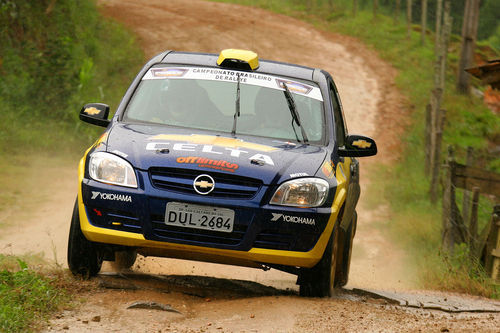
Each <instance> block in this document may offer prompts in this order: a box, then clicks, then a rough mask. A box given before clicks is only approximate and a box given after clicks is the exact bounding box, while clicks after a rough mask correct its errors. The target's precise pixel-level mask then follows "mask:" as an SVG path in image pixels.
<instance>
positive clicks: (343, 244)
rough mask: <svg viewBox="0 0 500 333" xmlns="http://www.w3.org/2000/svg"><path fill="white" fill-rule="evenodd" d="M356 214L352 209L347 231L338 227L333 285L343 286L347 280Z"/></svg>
mask: <svg viewBox="0 0 500 333" xmlns="http://www.w3.org/2000/svg"><path fill="white" fill-rule="evenodd" d="M357 222H358V214H357V213H356V211H354V215H353V217H352V222H351V224H350V225H349V228H348V229H347V231H344V230H342V228H339V246H338V258H339V261H338V262H337V271H336V273H335V287H338V288H340V287H343V286H345V285H346V284H347V282H348V280H349V270H350V267H351V254H352V242H353V239H354V235H355V234H356V227H357Z"/></svg>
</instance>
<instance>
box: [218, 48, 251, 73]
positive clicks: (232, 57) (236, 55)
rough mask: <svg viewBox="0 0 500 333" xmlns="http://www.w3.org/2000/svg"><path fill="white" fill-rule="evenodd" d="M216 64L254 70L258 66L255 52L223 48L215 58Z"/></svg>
mask: <svg viewBox="0 0 500 333" xmlns="http://www.w3.org/2000/svg"><path fill="white" fill-rule="evenodd" d="M217 65H219V66H221V67H229V68H235V69H246V70H254V69H257V68H258V67H259V57H258V55H257V53H255V52H252V51H248V50H238V49H225V50H222V51H221V52H220V54H219V58H218V59H217Z"/></svg>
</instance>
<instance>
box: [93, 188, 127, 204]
mask: <svg viewBox="0 0 500 333" xmlns="http://www.w3.org/2000/svg"><path fill="white" fill-rule="evenodd" d="M90 199H91V200H95V199H101V200H110V201H123V202H132V197H131V196H130V195H126V194H115V193H103V192H98V191H92V197H91V198H90Z"/></svg>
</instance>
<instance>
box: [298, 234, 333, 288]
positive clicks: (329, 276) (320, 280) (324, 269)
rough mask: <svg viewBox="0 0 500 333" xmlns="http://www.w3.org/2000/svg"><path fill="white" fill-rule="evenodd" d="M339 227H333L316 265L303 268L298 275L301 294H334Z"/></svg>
mask: <svg viewBox="0 0 500 333" xmlns="http://www.w3.org/2000/svg"><path fill="white" fill-rule="evenodd" d="M338 229H339V228H338V225H336V226H335V227H334V228H333V232H332V235H331V236H330V239H329V240H328V244H327V246H326V249H325V252H324V253H323V257H322V258H321V260H320V261H319V262H318V263H317V264H316V266H314V267H312V268H302V269H301V271H300V273H299V277H298V284H299V286H300V296H304V297H330V296H333V295H334V293H335V277H336V270H337V269H336V266H337V265H336V262H337V253H338V248H337V245H338Z"/></svg>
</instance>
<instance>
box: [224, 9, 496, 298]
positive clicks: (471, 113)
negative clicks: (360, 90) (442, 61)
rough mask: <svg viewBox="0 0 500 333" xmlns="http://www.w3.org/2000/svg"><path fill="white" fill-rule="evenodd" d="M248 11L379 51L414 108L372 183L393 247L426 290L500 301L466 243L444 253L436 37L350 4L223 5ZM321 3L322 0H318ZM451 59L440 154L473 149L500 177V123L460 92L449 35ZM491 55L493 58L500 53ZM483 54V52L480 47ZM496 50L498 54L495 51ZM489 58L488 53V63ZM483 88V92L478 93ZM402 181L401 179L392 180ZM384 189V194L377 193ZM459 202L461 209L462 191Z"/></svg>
mask: <svg viewBox="0 0 500 333" xmlns="http://www.w3.org/2000/svg"><path fill="white" fill-rule="evenodd" d="M221 2H231V3H238V4H243V5H251V6H258V7H261V8H265V9H268V10H272V11H274V12H277V13H280V14H285V15H289V16H293V17H296V18H298V19H301V20H304V21H307V22H309V23H311V24H313V25H314V26H316V27H317V28H319V29H321V30H328V31H334V32H338V33H342V34H345V35H350V36H353V37H356V38H358V39H360V40H361V41H362V42H363V43H365V44H366V45H368V46H370V47H373V48H374V49H375V50H377V52H378V54H379V55H380V57H382V58H383V59H385V60H386V61H388V62H390V63H391V64H392V65H393V66H394V67H395V68H397V69H398V72H399V74H398V76H397V78H396V86H397V88H398V89H399V90H400V92H401V93H402V94H403V95H404V96H405V97H406V100H407V104H406V105H404V106H402V107H403V108H406V109H408V110H410V111H411V112H409V113H410V114H411V116H410V117H411V119H410V123H411V124H410V127H409V128H408V130H407V131H406V133H407V134H406V135H405V136H404V137H402V138H401V140H402V145H403V146H404V150H403V153H402V156H401V157H400V159H399V162H398V163H397V164H395V165H393V166H392V167H389V168H387V167H386V166H383V167H382V166H381V167H379V170H377V171H376V173H377V174H378V175H379V176H378V177H374V178H375V179H372V185H371V188H369V189H368V192H369V193H371V194H372V197H373V199H372V200H373V201H375V204H376V203H390V205H391V210H392V216H391V221H389V222H388V223H386V224H385V225H386V226H387V227H385V228H386V229H387V230H385V231H387V232H388V233H389V234H390V235H392V238H393V239H394V241H395V242H397V243H398V244H399V245H400V246H402V247H403V248H405V249H406V250H407V251H408V252H409V253H411V254H413V255H412V256H411V257H412V258H413V260H414V262H413V265H415V266H416V271H417V272H419V280H420V282H421V284H422V286H423V287H426V288H435V289H443V290H452V291H460V292H467V293H472V294H477V295H483V296H488V297H496V298H498V297H499V296H500V287H499V286H498V285H495V284H494V283H493V282H492V281H491V280H489V279H488V278H487V277H486V275H485V273H484V271H483V270H482V268H481V266H480V265H479V264H478V263H477V262H472V261H470V260H469V259H468V255H466V252H467V251H466V249H465V247H464V245H460V246H459V247H458V248H457V249H456V251H455V253H454V254H453V255H452V256H450V255H445V254H443V253H442V252H441V250H440V248H441V209H440V207H441V203H440V202H437V203H434V204H432V203H430V201H429V197H428V190H429V179H428V178H427V177H426V176H425V174H424V153H423V152H424V147H423V143H424V139H423V138H424V119H425V116H424V115H425V113H424V110H425V106H426V104H427V103H428V101H429V97H430V91H431V89H432V85H433V61H434V43H433V38H434V36H433V34H432V33H429V34H428V35H427V42H426V44H425V45H423V46H422V45H421V42H420V31H419V27H418V26H413V30H412V32H411V35H410V38H407V35H406V34H407V32H406V23H405V22H404V20H401V19H400V21H399V22H400V23H399V24H394V21H393V18H392V17H388V16H384V15H383V14H380V15H378V16H377V18H374V17H373V14H372V13H371V12H370V11H363V10H360V11H358V14H357V15H356V17H352V13H351V9H350V8H351V7H350V5H349V4H348V2H346V1H338V2H335V3H336V5H335V6H334V11H333V12H330V11H328V10H327V9H326V6H318V5H317V6H316V7H314V6H313V7H312V8H307V6H306V5H305V4H304V2H299V1H293V0H276V1H267V0H226V1H221ZM316 3H318V2H316ZM451 40H452V42H451V43H450V48H449V51H450V53H449V56H448V69H447V77H446V87H445V97H444V102H443V108H445V109H446V110H447V121H446V126H445V132H444V142H443V155H442V158H443V159H444V157H445V151H446V147H447V145H453V146H454V147H455V148H456V151H457V158H458V161H459V162H462V163H463V162H464V160H465V152H466V148H467V147H468V146H472V147H473V148H474V149H475V163H476V164H475V166H478V167H483V168H487V169H490V170H493V171H497V172H498V171H500V168H499V166H500V159H499V158H498V156H493V155H492V154H490V153H489V151H488V146H489V145H492V144H494V145H497V144H498V140H499V137H500V122H498V116H496V115H495V114H493V112H491V111H490V110H489V109H487V107H486V106H485V105H484V103H483V102H482V100H481V99H479V98H476V97H468V96H462V95H459V94H457V93H455V89H454V85H455V73H456V70H457V63H458V56H457V54H458V50H459V47H460V46H459V38H458V37H457V36H452V38H451ZM486 49H487V52H489V53H488V54H486V56H489V57H492V58H494V57H498V56H499V54H498V53H495V51H493V50H491V49H488V48H486ZM481 50H482V51H481V52H482V53H484V51H483V47H482V49H481ZM492 52H493V53H492ZM484 56H485V55H484V54H483V57H484ZM478 88H479V89H483V87H478ZM389 179H398V180H399V181H388V180H389ZM381 190H382V194H383V195H380V193H381ZM457 202H459V203H461V193H459V196H458V199H457ZM491 212H492V202H491V201H490V200H489V199H488V198H486V197H484V196H481V200H480V208H479V213H480V214H479V220H480V228H481V227H483V226H484V225H485V224H486V223H487V222H488V220H489V217H490V214H491Z"/></svg>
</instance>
